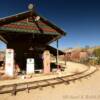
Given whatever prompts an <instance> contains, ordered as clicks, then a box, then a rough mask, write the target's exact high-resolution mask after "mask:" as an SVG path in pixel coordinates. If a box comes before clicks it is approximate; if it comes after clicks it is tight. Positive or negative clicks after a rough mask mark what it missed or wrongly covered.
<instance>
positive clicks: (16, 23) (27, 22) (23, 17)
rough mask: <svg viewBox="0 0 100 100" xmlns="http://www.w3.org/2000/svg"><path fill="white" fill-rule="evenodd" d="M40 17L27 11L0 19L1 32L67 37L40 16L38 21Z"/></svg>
mask: <svg viewBox="0 0 100 100" xmlns="http://www.w3.org/2000/svg"><path fill="white" fill-rule="evenodd" d="M37 16H40V15H39V14H37V13H36V12H32V11H27V12H23V13H19V14H16V15H13V16H9V17H5V18H2V19H0V30H1V31H11V32H25V33H40V34H41V33H43V34H51V35H65V34H66V33H65V32H64V31H63V30H61V29H60V28H58V27H57V26H56V25H54V24H52V23H51V22H49V21H48V20H47V19H45V18H44V17H42V16H40V19H39V20H38V21H35V19H36V17H37Z"/></svg>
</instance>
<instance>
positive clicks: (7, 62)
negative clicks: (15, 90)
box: [5, 49, 14, 77]
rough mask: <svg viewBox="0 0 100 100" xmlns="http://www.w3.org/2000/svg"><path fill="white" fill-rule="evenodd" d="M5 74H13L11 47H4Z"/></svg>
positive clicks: (11, 75) (12, 52) (12, 51)
mask: <svg viewBox="0 0 100 100" xmlns="http://www.w3.org/2000/svg"><path fill="white" fill-rule="evenodd" d="M5 74H6V75H7V76H10V77H13V76H14V50H13V49H6V55H5Z"/></svg>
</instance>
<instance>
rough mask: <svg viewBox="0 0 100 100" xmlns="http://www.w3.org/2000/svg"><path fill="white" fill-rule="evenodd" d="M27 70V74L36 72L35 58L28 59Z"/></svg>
mask: <svg viewBox="0 0 100 100" xmlns="http://www.w3.org/2000/svg"><path fill="white" fill-rule="evenodd" d="M26 72H27V74H32V73H34V58H28V59H27V64H26Z"/></svg>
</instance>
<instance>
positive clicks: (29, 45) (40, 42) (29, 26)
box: [0, 9, 65, 68]
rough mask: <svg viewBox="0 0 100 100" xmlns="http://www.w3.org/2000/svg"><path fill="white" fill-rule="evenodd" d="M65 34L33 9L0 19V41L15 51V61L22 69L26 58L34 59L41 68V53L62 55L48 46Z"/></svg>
mask: <svg viewBox="0 0 100 100" xmlns="http://www.w3.org/2000/svg"><path fill="white" fill-rule="evenodd" d="M63 35H65V32H64V31H63V30H62V29H60V28H58V27H57V26H56V25H54V24H53V23H51V22H50V21H48V20H47V19H45V18H44V17H42V16H41V15H39V14H38V13H37V12H36V11H35V10H34V9H29V10H28V11H26V12H22V13H18V14H16V15H12V16H8V17H5V18H1V19H0V39H1V40H2V41H4V42H5V43H6V44H7V48H12V49H14V51H15V60H16V62H17V63H19V65H20V66H21V68H24V66H25V62H26V58H35V60H36V62H37V64H38V66H41V65H39V64H41V63H40V62H41V59H42V53H43V51H44V50H46V49H47V50H49V51H50V53H52V54H54V55H55V56H56V55H57V54H58V52H59V54H63V52H61V51H58V50H56V49H55V48H53V47H51V46H49V43H52V42H53V41H56V40H58V39H60V38H61V37H62V36H63Z"/></svg>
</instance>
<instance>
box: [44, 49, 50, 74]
mask: <svg viewBox="0 0 100 100" xmlns="http://www.w3.org/2000/svg"><path fill="white" fill-rule="evenodd" d="M43 67H44V69H43V71H44V73H46V74H47V73H50V52H49V51H48V50H45V51H44V53H43Z"/></svg>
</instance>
